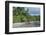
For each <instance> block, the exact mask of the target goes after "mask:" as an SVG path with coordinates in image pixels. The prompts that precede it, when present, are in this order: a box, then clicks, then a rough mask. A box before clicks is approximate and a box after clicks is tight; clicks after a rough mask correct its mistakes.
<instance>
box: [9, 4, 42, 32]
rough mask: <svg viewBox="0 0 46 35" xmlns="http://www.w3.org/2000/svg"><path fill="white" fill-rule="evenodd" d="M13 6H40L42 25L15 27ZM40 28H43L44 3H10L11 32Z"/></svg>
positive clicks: (37, 29)
mask: <svg viewBox="0 0 46 35" xmlns="http://www.w3.org/2000/svg"><path fill="white" fill-rule="evenodd" d="M13 7H37V8H40V27H29V28H13V9H12V8H13ZM39 30H43V5H35V4H21V3H10V4H9V32H22V31H39Z"/></svg>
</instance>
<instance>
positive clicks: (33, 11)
mask: <svg viewBox="0 0 46 35" xmlns="http://www.w3.org/2000/svg"><path fill="white" fill-rule="evenodd" d="M27 8H28V9H29V11H28V13H29V15H32V16H38V15H40V8H35V7H27Z"/></svg>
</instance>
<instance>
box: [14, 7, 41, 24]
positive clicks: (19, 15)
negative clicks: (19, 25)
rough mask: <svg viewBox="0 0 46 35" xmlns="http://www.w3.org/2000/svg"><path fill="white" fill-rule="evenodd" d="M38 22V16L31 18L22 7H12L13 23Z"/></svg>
mask: <svg viewBox="0 0 46 35" xmlns="http://www.w3.org/2000/svg"><path fill="white" fill-rule="evenodd" d="M29 21H40V16H31V15H29V13H28V9H27V10H25V8H24V7H13V23H15V22H29Z"/></svg>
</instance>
